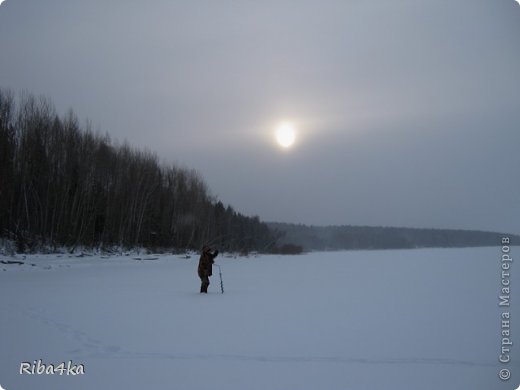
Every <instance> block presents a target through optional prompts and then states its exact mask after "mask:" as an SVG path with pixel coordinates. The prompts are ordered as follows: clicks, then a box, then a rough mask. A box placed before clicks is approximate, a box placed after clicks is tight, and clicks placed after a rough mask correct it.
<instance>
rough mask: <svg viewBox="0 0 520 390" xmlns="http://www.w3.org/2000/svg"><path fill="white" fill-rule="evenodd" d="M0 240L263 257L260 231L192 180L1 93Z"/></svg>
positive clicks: (40, 106)
mask: <svg viewBox="0 0 520 390" xmlns="http://www.w3.org/2000/svg"><path fill="white" fill-rule="evenodd" d="M0 235H1V236H3V237H7V238H10V239H11V240H13V241H15V242H16V245H17V250H18V251H19V252H23V251H26V250H28V249H37V248H38V247H41V246H42V245H45V246H51V247H52V246H57V245H65V246H68V247H71V248H74V247H76V246H78V245H83V246H95V247H107V246H113V245H118V246H130V247H135V246H146V247H149V248H158V247H168V248H179V249H186V248H199V247H200V246H201V245H202V243H203V242H208V241H210V240H211V241H212V243H213V244H214V245H217V246H218V247H219V248H222V249H224V250H233V251H243V252H247V251H250V250H263V251H265V250H267V249H269V248H270V247H271V246H272V245H273V244H274V237H273V235H272V233H271V232H270V230H269V229H268V227H267V226H266V225H265V224H264V223H261V222H260V221H259V219H258V218H257V217H246V216H244V215H241V214H240V213H237V212H236V211H235V210H234V209H233V208H232V207H231V206H225V205H224V204H223V203H222V202H220V201H218V200H217V199H214V197H212V196H211V193H210V191H209V190H208V188H207V186H206V184H205V182H204V180H203V179H202V178H201V177H200V176H199V175H198V174H197V172H195V171H193V170H190V169H187V168H182V167H178V166H176V165H168V166H165V165H163V164H161V163H159V161H158V157H157V156H156V155H155V154H154V153H152V152H150V151H146V150H140V149H136V148H133V147H131V146H129V145H128V144H126V143H122V144H118V143H117V142H114V141H112V140H111V139H110V137H109V136H108V135H101V134H99V133H95V132H94V131H93V130H92V128H91V125H90V124H89V122H88V121H87V123H85V124H83V125H82V124H81V123H80V121H79V120H78V118H77V117H76V115H75V114H74V112H73V111H72V110H70V111H69V112H68V113H67V114H66V115H64V116H61V117H60V116H59V115H58V114H57V112H56V109H55V108H54V106H53V104H52V103H51V101H50V100H49V99H47V98H45V97H35V96H33V95H31V94H29V93H23V94H21V97H20V98H19V99H16V98H15V95H14V93H13V92H11V91H9V90H2V89H0Z"/></svg>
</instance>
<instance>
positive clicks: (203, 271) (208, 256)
mask: <svg viewBox="0 0 520 390" xmlns="http://www.w3.org/2000/svg"><path fill="white" fill-rule="evenodd" d="M217 255H218V251H215V252H214V253H211V250H210V248H204V249H203V250H202V254H201V255H200V260H199V268H198V270H197V271H198V274H199V277H200V278H203V277H205V276H211V275H213V263H214V262H215V260H214V259H215V257H217Z"/></svg>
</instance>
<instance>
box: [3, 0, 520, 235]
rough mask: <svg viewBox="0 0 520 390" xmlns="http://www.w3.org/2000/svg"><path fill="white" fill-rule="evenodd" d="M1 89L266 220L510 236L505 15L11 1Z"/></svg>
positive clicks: (357, 7)
mask: <svg viewBox="0 0 520 390" xmlns="http://www.w3.org/2000/svg"><path fill="white" fill-rule="evenodd" d="M0 87H2V88H10V89H12V90H13V91H15V92H18V91H20V90H28V91H30V92H32V93H34V94H37V95H40V94H42V95H45V96H48V97H49V98H50V99H51V100H52V101H53V102H54V103H55V105H56V107H57V109H58V111H59V112H60V113H65V112H66V110H67V109H69V108H72V109H73V110H74V111H75V112H76V113H77V114H78V116H79V117H80V119H82V120H83V121H84V120H86V119H87V118H88V119H90V120H91V121H92V123H93V125H94V128H95V129H98V130H100V131H102V132H103V133H104V132H108V133H109V134H110V135H111V136H112V138H113V139H118V140H119V141H123V140H127V141H128V142H129V143H130V144H133V145H135V146H139V147H143V148H144V147H147V148H149V149H151V150H153V151H155V152H157V154H158V156H159V157H160V159H161V161H163V162H165V163H172V162H173V163H179V164H182V165H184V166H187V167H190V168H195V169H196V170H198V171H199V172H200V173H201V175H202V176H203V177H204V178H205V180H206V181H207V183H208V185H209V187H210V189H211V191H212V194H213V195H215V196H217V197H218V198H219V199H221V200H222V201H223V202H224V203H229V204H231V205H232V206H233V207H235V209H237V210H238V211H240V212H243V213H245V214H248V215H259V216H260V218H261V219H263V220H266V221H283V222H298V223H299V222H301V223H307V224H317V225H327V224H353V225H384V226H409V227H445V228H469V229H480V230H496V231H502V232H511V233H520V177H519V168H520V153H519V147H520V6H519V5H518V4H517V3H516V2H515V1H514V0H436V1H431V0H430V1H420V0H394V1H389V0H376V1H367V0H341V1H330V0H326V1H325V0H321V1H308V0H307V1H303V0H302V1H282V0H276V1H217V0H207V1H198V0H194V1H171V0H156V1H150V2H147V1H132V0H124V1H122V0H89V1H87V0H46V1H41V0H7V1H5V2H4V3H3V4H2V5H0ZM282 120H290V121H292V122H293V123H294V125H295V126H296V129H297V138H296V142H295V144H294V145H293V146H292V147H291V148H289V149H287V150H282V149H281V148H280V147H279V146H277V145H276V143H275V141H274V136H273V132H274V129H275V127H276V125H277V124H278V123H279V122H280V121H282Z"/></svg>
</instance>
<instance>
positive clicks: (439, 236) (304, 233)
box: [268, 223, 520, 251]
mask: <svg viewBox="0 0 520 390" xmlns="http://www.w3.org/2000/svg"><path fill="white" fill-rule="evenodd" d="M268 225H269V227H270V228H271V229H272V230H273V231H278V232H279V234H280V237H279V240H278V244H279V245H280V246H281V247H284V246H285V245H295V246H297V247H298V246H299V247H301V248H302V249H303V250H304V251H312V250H315V251H327V250H331V251H333V250H350V249H411V248H441V247H443V248H456V247H476V246H499V245H500V243H501V242H502V237H504V236H508V237H510V238H511V239H512V240H513V241H514V242H520V237H519V236H518V235H514V234H504V233H495V232H484V231H478V230H457V229H419V228H399V227H377V226H307V225H296V224H287V223H268Z"/></svg>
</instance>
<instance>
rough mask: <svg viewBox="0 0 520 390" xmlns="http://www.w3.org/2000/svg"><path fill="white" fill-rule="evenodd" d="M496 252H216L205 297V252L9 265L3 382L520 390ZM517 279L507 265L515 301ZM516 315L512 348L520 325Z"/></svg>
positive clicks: (2, 286) (2, 288) (20, 385)
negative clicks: (504, 324)
mask: <svg viewBox="0 0 520 390" xmlns="http://www.w3.org/2000/svg"><path fill="white" fill-rule="evenodd" d="M515 250H516V247H513V253H512V256H513V257H514V255H515ZM500 254H501V253H500V249H499V248H498V247H497V248H468V249H417V250H393V251H349V252H330V253H309V254H306V255H301V256H274V255H272V256H267V255H266V256H258V257H249V258H243V257H242V258H241V257H238V258H226V257H219V258H218V259H217V260H218V263H219V264H220V265H221V266H222V271H223V277H224V287H225V293H224V294H221V293H220V287H219V279H218V272H214V276H213V278H212V284H211V286H210V293H209V294H208V295H201V294H199V292H198V290H199V286H200V282H199V279H198V277H197V275H196V267H197V262H198V257H197V256H192V257H191V259H185V258H180V257H179V256H177V255H169V256H166V255H161V256H158V259H157V260H145V259H147V258H150V256H140V257H141V258H142V260H141V261H138V260H134V259H133V257H135V256H119V257H105V258H102V257H101V256H98V255H97V256H91V257H82V258H76V257H68V256H67V255H62V256H60V257H58V256H57V255H32V256H27V258H26V259H25V260H24V264H23V265H18V264H0V296H1V299H0V334H1V346H0V361H1V365H0V385H1V386H2V387H3V388H5V389H6V390H19V389H44V390H46V389H49V390H51V389H52V390H59V389H182V390H190V389H222V390H224V389H225V390H235V389H236V390H245V389H249V390H256V389H257V390H268V389H269V390H270V389H273V390H274V389H280V390H291V389H294V390H307V389H309V390H316V389H324V390H328V389H352V390H361V389H371V390H372V389H385V390H392V389H396V390H398V389H399V390H402V389H424V390H427V389H435V390H437V389H443V390H449V389H453V390H466V389H467V390H475V389H482V390H484V389H486V390H495V389H496V390H499V389H508V390H509V389H513V388H516V385H517V384H518V383H520V365H519V364H518V356H520V349H518V350H514V351H513V362H512V363H510V365H509V366H508V368H510V369H511V371H512V375H513V376H512V378H511V380H510V381H509V382H505V383H503V382H501V381H500V380H499V378H498V371H499V369H500V368H502V365H501V364H500V363H499V362H498V354H499V347H500V312H501V310H500V308H499V307H498V292H499V288H500V261H499V260H500ZM2 260H10V258H5V257H4V258H2ZM32 264H34V265H32ZM4 270H5V271H4ZM215 270H216V269H215ZM517 273H520V268H519V269H518V270H516V269H514V265H513V269H512V273H511V274H512V276H511V284H512V288H513V291H514V294H518V292H517V291H515V288H516V283H515V282H516V280H518V276H516V274H517ZM518 291H520V287H518ZM517 296H518V295H517ZM515 298H516V297H513V298H512V302H513V304H516V302H515ZM511 311H514V313H513V314H512V322H511V324H512V329H511V333H512V335H513V339H515V335H520V327H519V325H520V320H516V319H517V318H519V317H518V310H517V308H516V309H515V308H513V307H511ZM519 340H520V338H519ZM513 348H515V347H513ZM516 348H519V347H516ZM517 351H518V352H517ZM37 359H42V361H43V363H45V364H51V363H52V364H55V365H57V364H59V363H61V362H68V361H69V360H71V361H72V362H73V363H74V364H80V363H82V364H84V366H85V374H84V375H77V376H66V375H63V376H60V375H56V374H55V375H27V374H24V375H20V373H19V371H20V364H21V362H33V361H34V360H37ZM515 359H516V362H515Z"/></svg>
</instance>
